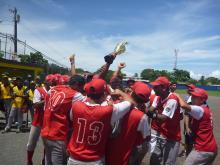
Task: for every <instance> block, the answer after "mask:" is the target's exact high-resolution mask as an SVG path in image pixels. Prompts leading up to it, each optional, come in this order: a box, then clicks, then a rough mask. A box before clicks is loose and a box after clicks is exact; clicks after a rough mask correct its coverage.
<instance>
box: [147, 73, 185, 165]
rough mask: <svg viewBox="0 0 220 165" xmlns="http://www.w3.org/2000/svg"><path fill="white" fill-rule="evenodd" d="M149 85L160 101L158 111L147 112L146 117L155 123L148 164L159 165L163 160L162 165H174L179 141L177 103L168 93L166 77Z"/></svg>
mask: <svg viewBox="0 0 220 165" xmlns="http://www.w3.org/2000/svg"><path fill="white" fill-rule="evenodd" d="M151 85H152V86H153V89H154V91H155V94H156V95H157V96H160V100H159V102H158V103H157V107H156V110H158V111H154V113H151V112H152V111H149V112H148V116H149V117H150V118H152V119H153V120H154V121H155V122H153V121H152V123H154V124H153V126H152V128H153V129H152V134H154V136H156V137H157V141H156V146H155V148H154V150H153V152H152V154H151V158H150V164H152V165H155V164H160V162H161V161H162V159H163V162H164V164H173V165H174V164H175V163H176V158H177V156H178V151H179V146H180V140H181V132H180V105H179V101H178V98H177V96H175V94H173V93H171V92H170V89H169V86H170V82H169V80H168V79H167V78H166V77H163V76H160V77H158V78H157V79H156V80H155V81H154V82H152V83H151ZM155 130H156V131H155Z"/></svg>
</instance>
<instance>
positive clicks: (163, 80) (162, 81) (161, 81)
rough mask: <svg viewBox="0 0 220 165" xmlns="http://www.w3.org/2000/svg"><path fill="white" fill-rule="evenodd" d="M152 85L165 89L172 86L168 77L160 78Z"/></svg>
mask: <svg viewBox="0 0 220 165" xmlns="http://www.w3.org/2000/svg"><path fill="white" fill-rule="evenodd" d="M150 84H151V85H152V86H158V85H163V86H165V87H169V86H170V81H169V80H168V78H167V77H164V76H160V77H158V78H157V79H156V80H155V81H153V82H151V83H150Z"/></svg>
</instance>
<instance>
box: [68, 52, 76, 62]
mask: <svg viewBox="0 0 220 165" xmlns="http://www.w3.org/2000/svg"><path fill="white" fill-rule="evenodd" d="M75 56H76V55H75V54H73V55H71V56H70V57H69V60H70V62H71V63H74V62H75Z"/></svg>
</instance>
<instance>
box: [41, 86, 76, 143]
mask: <svg viewBox="0 0 220 165" xmlns="http://www.w3.org/2000/svg"><path fill="white" fill-rule="evenodd" d="M76 93H77V92H76V91H75V90H73V89H72V88H70V87H68V86H65V85H58V86H55V87H53V88H52V89H51V91H50V95H48V97H47V99H46V102H45V112H44V122H43V127H42V130H41V136H42V137H44V138H47V139H50V140H66V138H67V133H68V126H69V124H68V116H69V111H70V109H71V106H72V100H73V97H74V95H75V94H76Z"/></svg>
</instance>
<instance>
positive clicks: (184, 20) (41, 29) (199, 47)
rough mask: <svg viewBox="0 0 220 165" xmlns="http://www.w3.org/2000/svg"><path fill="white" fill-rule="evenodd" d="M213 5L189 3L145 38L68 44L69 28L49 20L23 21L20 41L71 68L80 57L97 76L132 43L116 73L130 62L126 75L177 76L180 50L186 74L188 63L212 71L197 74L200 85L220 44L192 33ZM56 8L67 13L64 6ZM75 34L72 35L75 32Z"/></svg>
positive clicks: (76, 39) (219, 38)
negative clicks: (109, 57)
mask: <svg viewBox="0 0 220 165" xmlns="http://www.w3.org/2000/svg"><path fill="white" fill-rule="evenodd" d="M33 2H35V3H37V4H38V5H42V6H43V4H44V3H39V2H38V1H37V0H33ZM45 2H46V3H49V4H50V3H52V4H53V5H56V3H53V1H52V0H45ZM207 2H208V1H201V2H198V1H197V2H188V3H185V6H184V7H180V8H178V10H175V13H172V14H168V15H167V18H166V19H163V20H161V19H160V18H158V20H156V21H157V23H158V24H157V26H158V27H157V28H156V29H155V30H154V31H152V32H151V33H147V32H142V33H140V34H136V35H134V34H126V35H118V36H104V37H98V36H96V35H95V36H90V35H86V34H83V35H81V36H76V37H74V35H73V38H72V39H63V38H62V37H60V36H57V35H56V34H57V32H58V31H59V34H60V33H70V34H71V31H66V29H65V28H66V27H67V24H68V22H64V20H52V19H51V20H48V19H46V18H44V19H40V20H25V19H24V20H22V21H21V23H20V24H19V27H18V28H19V38H21V39H25V40H27V43H29V44H30V45H31V46H33V47H34V48H36V49H38V50H39V51H41V52H43V53H45V54H46V55H48V56H50V57H52V58H53V59H55V60H57V61H59V62H60V63H63V64H66V65H69V63H68V56H69V55H70V54H72V53H76V55H77V57H76V62H77V66H79V67H82V68H84V69H87V70H91V71H94V70H96V68H97V67H99V66H100V65H102V64H103V62H104V61H103V56H104V55H106V54H107V53H110V52H111V51H112V50H113V49H114V46H115V45H116V43H117V42H119V41H121V40H127V41H128V42H129V45H128V47H127V52H126V53H125V54H123V55H121V56H119V57H117V60H116V62H115V63H114V65H113V66H112V69H113V70H114V69H115V68H116V66H117V63H118V62H119V61H125V62H126V63H127V67H126V72H127V73H129V74H134V73H135V72H137V73H140V72H141V70H143V69H145V68H154V69H161V68H163V69H169V70H171V69H172V68H173V64H174V51H173V50H174V49H175V48H178V49H179V50H180V51H179V57H178V65H179V66H183V64H184V65H185V68H187V64H186V63H184V62H186V61H189V62H191V61H193V62H195V61H196V63H197V65H195V66H194V67H198V65H201V66H202V65H203V64H204V65H206V68H201V72H200V73H198V74H197V73H194V72H195V71H194V72H193V71H191V72H190V73H191V76H192V77H193V78H196V79H199V78H200V77H201V76H202V74H203V75H204V74H206V73H205V71H204V70H205V69H206V70H208V69H209V72H211V70H210V68H209V65H211V63H212V62H216V61H213V59H215V60H216V59H218V60H219V61H220V49H219V46H213V45H217V44H219V42H220V36H219V35H217V34H216V35H215V34H213V35H209V36H204V37H196V36H193V35H189V34H190V33H191V34H193V32H199V29H200V28H201V26H204V24H206V22H203V20H202V19H198V17H197V16H198V14H197V12H198V11H200V10H203V9H204V8H205V7H207ZM57 5H58V4H57ZM56 7H57V8H62V6H59V5H58V6H56ZM194 16H195V17H194ZM125 20H126V19H125ZM140 20H141V19H140ZM128 21H129V19H128ZM90 22H91V23H95V24H100V25H105V26H109V25H112V26H114V25H118V24H120V20H111V21H109V20H108V21H106V20H102V19H96V20H91V21H90ZM125 22H126V21H125ZM130 22H132V21H130ZM123 23H124V22H123ZM0 25H1V24H0ZM88 25H89V23H88ZM129 25H130V24H129ZM162 27H166V28H162ZM204 27H205V26H204ZM1 28H2V27H1ZM118 28H120V27H118ZM9 29H10V30H9ZM63 29H65V31H64V30H63ZM1 30H2V29H1ZM69 30H72V27H71V28H69ZM77 30H80V29H77ZM125 30H126V29H125ZM3 31H4V32H10V33H11V32H12V31H13V26H10V27H9V26H4V27H3ZM72 31H74V30H72ZM51 32H52V33H54V38H56V39H54V38H52V39H51V38H49V37H48V35H47V34H48V33H50V34H51ZM20 36H21V37H20ZM200 59H205V60H207V61H206V64H205V63H204V62H201V61H200ZM207 62H208V63H207ZM202 69H203V70H202ZM215 73H216V72H215ZM213 74H214V73H213Z"/></svg>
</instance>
